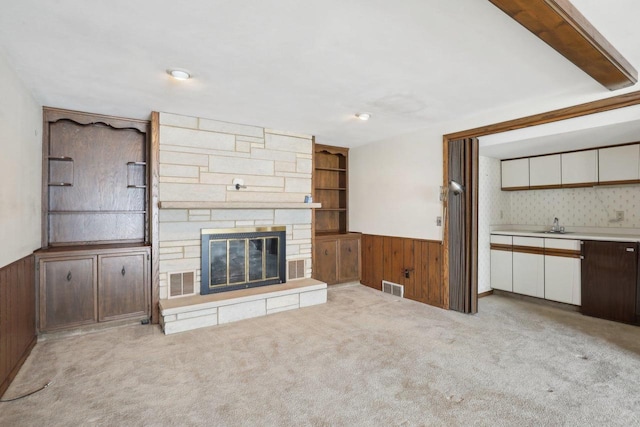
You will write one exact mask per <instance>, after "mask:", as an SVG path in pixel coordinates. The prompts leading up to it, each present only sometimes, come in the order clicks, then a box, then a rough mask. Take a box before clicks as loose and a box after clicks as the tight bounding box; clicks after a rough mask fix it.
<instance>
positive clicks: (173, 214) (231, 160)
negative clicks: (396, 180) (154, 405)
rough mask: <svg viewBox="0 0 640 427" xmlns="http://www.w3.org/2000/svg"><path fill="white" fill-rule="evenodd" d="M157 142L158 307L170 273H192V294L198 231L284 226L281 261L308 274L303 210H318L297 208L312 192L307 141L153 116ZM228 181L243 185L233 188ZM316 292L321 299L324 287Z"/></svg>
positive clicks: (307, 236)
mask: <svg viewBox="0 0 640 427" xmlns="http://www.w3.org/2000/svg"><path fill="white" fill-rule="evenodd" d="M159 142H160V144H159V146H160V165H159V207H160V212H159V247H160V254H159V258H160V283H159V285H160V286H159V291H160V300H161V307H162V305H163V304H162V303H163V301H164V300H167V298H168V274H170V273H173V272H180V271H188V270H192V271H193V270H195V271H196V275H197V277H196V281H197V288H198V289H199V283H200V280H201V275H200V273H201V272H200V243H201V242H200V230H201V229H205V228H225V229H229V228H244V227H260V226H273V225H282V226H285V227H286V241H287V245H286V253H287V261H289V260H303V261H304V265H305V274H304V277H305V278H306V279H309V278H310V277H311V268H312V264H311V254H312V248H311V233H312V230H311V209H312V208H316V207H319V205H318V204H308V203H307V204H305V203H304V198H305V196H306V195H309V194H311V188H312V185H311V173H312V151H313V141H312V138H311V137H310V136H308V135H300V134H294V133H290V132H281V131H275V130H271V129H265V128H262V127H257V126H248V125H239V124H233V123H226V122H220V121H215V120H210V119H204V118H197V117H187V116H180V115H175V114H168V113H160V141H159ZM236 179H240V180H242V181H243V182H244V185H245V186H246V188H240V189H236V187H235V185H234V184H233V182H234V180H236ZM303 280H305V279H303ZM309 280H310V279H309ZM309 283H312V284H313V285H317V284H318V283H319V282H316V281H312V282H309ZM266 288H268V287H266ZM316 290H317V289H316ZM324 293H325V298H324V301H326V285H325V288H324ZM189 298H193V297H189ZM179 300H180V298H174V299H172V300H171V301H172V309H175V307H174V306H175V304H173V302H174V301H179ZM320 300H321V298H320V299H318V298H315V299H314V300H313V301H320ZM164 303H165V305H166V304H167V302H166V301H164ZM178 304H179V303H178Z"/></svg>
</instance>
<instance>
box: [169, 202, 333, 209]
mask: <svg viewBox="0 0 640 427" xmlns="http://www.w3.org/2000/svg"><path fill="white" fill-rule="evenodd" d="M158 206H159V207H160V208H161V209H319V208H321V207H322V204H321V203H302V202H300V203H292V202H159V203H158Z"/></svg>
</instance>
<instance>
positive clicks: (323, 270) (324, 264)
mask: <svg viewBox="0 0 640 427" xmlns="http://www.w3.org/2000/svg"><path fill="white" fill-rule="evenodd" d="M315 256H316V271H314V272H313V275H314V278H315V279H317V280H320V281H322V282H326V283H327V284H329V285H331V284H334V283H336V282H337V281H338V270H337V265H338V263H337V260H338V251H337V241H336V240H316V249H315Z"/></svg>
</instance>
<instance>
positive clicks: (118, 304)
mask: <svg viewBox="0 0 640 427" xmlns="http://www.w3.org/2000/svg"><path fill="white" fill-rule="evenodd" d="M99 265H100V280H99V310H98V320H100V321H105V320H114V319H120V318H126V317H136V316H145V315H147V314H148V313H147V307H148V304H147V289H146V282H147V281H146V276H147V271H146V266H147V263H146V254H145V253H138V254H130V255H114V256H108V255H103V256H100V258H99Z"/></svg>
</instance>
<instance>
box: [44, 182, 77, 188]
mask: <svg viewBox="0 0 640 427" xmlns="http://www.w3.org/2000/svg"><path fill="white" fill-rule="evenodd" d="M49 187H73V184H72V183H70V182H50V183H49Z"/></svg>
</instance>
